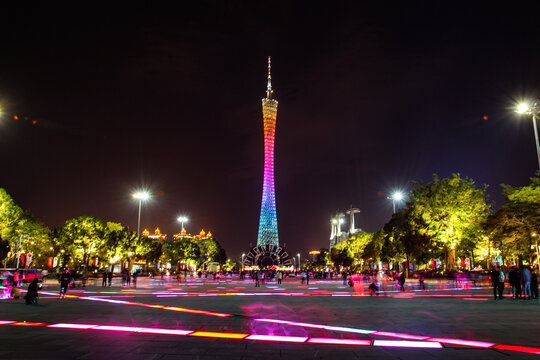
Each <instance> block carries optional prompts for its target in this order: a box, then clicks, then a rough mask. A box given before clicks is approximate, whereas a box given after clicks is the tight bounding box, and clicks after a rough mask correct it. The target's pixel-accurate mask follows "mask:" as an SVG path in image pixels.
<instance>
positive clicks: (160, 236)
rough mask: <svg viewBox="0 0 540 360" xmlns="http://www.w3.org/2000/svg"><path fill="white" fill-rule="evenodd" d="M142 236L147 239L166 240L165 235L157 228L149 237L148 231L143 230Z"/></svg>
mask: <svg viewBox="0 0 540 360" xmlns="http://www.w3.org/2000/svg"><path fill="white" fill-rule="evenodd" d="M142 236H143V237H147V238H149V239H163V240H166V239H167V234H162V233H161V231H160V230H159V228H156V230H155V231H154V234H153V235H150V231H148V230H147V229H144V230H143V232H142Z"/></svg>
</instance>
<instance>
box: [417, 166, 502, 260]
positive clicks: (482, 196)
mask: <svg viewBox="0 0 540 360" xmlns="http://www.w3.org/2000/svg"><path fill="white" fill-rule="evenodd" d="M416 186H417V188H416V189H415V190H413V191H412V193H411V196H410V201H409V203H408V207H409V210H410V212H409V218H410V220H411V222H412V223H411V226H413V228H414V231H415V232H417V233H418V234H419V235H421V236H425V237H429V238H431V239H432V241H433V244H434V245H435V246H438V247H439V248H440V249H442V250H443V251H444V253H445V257H446V270H447V271H454V270H455V268H456V247H457V246H459V244H460V240H461V239H462V238H463V237H464V236H466V235H468V234H473V233H479V232H481V231H482V228H483V226H484V223H485V221H486V218H487V215H488V212H489V209H490V208H491V204H489V203H488V199H487V195H486V189H487V185H484V186H483V187H482V188H481V189H477V188H476V187H475V185H474V182H473V180H471V179H469V178H461V177H460V175H459V174H453V175H452V177H450V178H445V179H443V180H439V178H438V177H437V175H433V181H432V182H430V183H428V184H425V185H424V184H422V183H416Z"/></svg>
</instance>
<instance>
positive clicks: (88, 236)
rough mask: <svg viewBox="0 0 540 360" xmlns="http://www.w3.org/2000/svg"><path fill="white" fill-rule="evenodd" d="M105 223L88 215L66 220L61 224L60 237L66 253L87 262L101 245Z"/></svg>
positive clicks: (103, 240)
mask: <svg viewBox="0 0 540 360" xmlns="http://www.w3.org/2000/svg"><path fill="white" fill-rule="evenodd" d="M106 232H107V228H106V224H105V223H104V222H103V221H101V220H99V219H96V218H93V217H90V216H79V217H77V218H75V219H71V220H68V221H66V222H65V223H64V225H63V226H62V229H61V231H60V239H61V241H62V243H63V245H64V246H65V248H66V249H65V251H66V254H68V255H72V256H75V257H76V259H79V260H80V258H81V255H82V263H83V264H88V261H89V259H90V255H91V254H92V253H94V252H96V251H97V250H98V249H101V248H102V247H103V243H104V242H105V234H106Z"/></svg>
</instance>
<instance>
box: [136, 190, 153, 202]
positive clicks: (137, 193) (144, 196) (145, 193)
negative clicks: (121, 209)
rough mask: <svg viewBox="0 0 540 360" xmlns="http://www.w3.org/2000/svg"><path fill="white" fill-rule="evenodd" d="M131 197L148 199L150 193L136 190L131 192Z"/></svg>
mask: <svg viewBox="0 0 540 360" xmlns="http://www.w3.org/2000/svg"><path fill="white" fill-rule="evenodd" d="M133 198H134V199H137V200H148V199H149V198H150V194H149V193H147V192H146V191H141V192H136V193H135V194H133Z"/></svg>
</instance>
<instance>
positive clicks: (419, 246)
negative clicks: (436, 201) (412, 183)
mask: <svg viewBox="0 0 540 360" xmlns="http://www.w3.org/2000/svg"><path fill="white" fill-rule="evenodd" d="M418 225H419V224H418V222H415V221H411V217H410V209H409V208H407V207H405V208H402V209H400V210H399V211H398V212H396V213H394V214H393V215H392V218H391V219H390V221H389V222H388V223H387V224H386V225H385V226H384V227H383V230H384V231H383V232H382V233H381V234H382V236H383V238H384V240H385V241H384V244H383V247H382V249H381V250H382V252H383V253H384V254H385V255H386V257H387V258H396V257H398V256H399V255H402V256H404V257H405V260H406V262H407V266H405V276H406V277H408V276H409V264H410V261H411V260H416V261H422V260H425V258H426V254H427V249H428V248H429V245H430V238H429V237H427V236H425V234H422V232H421V231H418V230H420V229H421V227H419V226H418Z"/></svg>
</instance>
